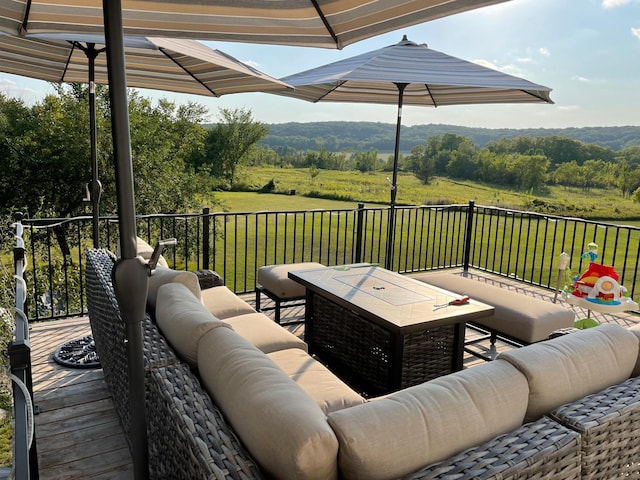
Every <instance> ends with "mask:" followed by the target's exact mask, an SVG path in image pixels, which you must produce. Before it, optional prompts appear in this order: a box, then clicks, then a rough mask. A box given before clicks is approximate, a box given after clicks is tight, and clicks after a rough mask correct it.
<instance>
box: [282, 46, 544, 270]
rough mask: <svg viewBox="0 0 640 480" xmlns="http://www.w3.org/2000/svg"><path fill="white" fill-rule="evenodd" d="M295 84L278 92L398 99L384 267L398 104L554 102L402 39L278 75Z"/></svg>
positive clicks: (391, 226)
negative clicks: (295, 71)
mask: <svg viewBox="0 0 640 480" xmlns="http://www.w3.org/2000/svg"><path fill="white" fill-rule="evenodd" d="M282 81H284V82H286V83H287V84H289V85H291V86H293V90H289V91H281V92H277V93H279V94H282V95H286V96H291V97H295V98H300V99H303V100H307V101H310V102H356V103H380V104H397V105H398V117H397V124H396V138H395V149H394V158H393V178H392V181H391V201H390V204H389V221H388V225H387V246H386V252H385V267H386V268H387V269H390V268H391V266H392V262H393V247H394V244H395V242H394V235H395V212H394V209H395V204H396V196H397V182H398V156H399V150H400V129H401V125H402V106H403V104H404V103H406V104H409V105H419V106H430V107H438V106H445V105H470V104H489V103H553V102H552V101H551V98H550V97H549V93H550V92H551V89H550V88H548V87H545V86H542V85H537V84H535V83H532V82H529V81H528V80H525V79H523V78H519V77H514V76H512V75H507V74H505V73H502V72H499V71H497V70H493V69H491V68H487V67H483V66H481V65H478V64H476V63H473V62H468V61H466V60H461V59H459V58H456V57H452V56H450V55H446V54H444V53H442V52H439V51H437V50H432V49H430V48H428V46H427V45H426V44H421V45H419V44H417V43H414V42H411V41H409V40H408V39H407V37H406V36H405V37H404V38H403V39H402V41H400V42H399V43H397V44H395V45H390V46H388V47H384V48H381V49H378V50H374V51H372V52H368V53H364V54H362V55H357V56H355V57H351V58H347V59H345V60H340V61H337V62H333V63H329V64H327V65H324V66H321V67H317V68H313V69H311V70H306V71H304V72H300V73H296V74H293V75H289V76H287V77H284V78H282Z"/></svg>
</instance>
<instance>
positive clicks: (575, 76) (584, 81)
mask: <svg viewBox="0 0 640 480" xmlns="http://www.w3.org/2000/svg"><path fill="white" fill-rule="evenodd" d="M571 80H576V81H578V82H581V83H591V80H590V79H588V78H586V77H581V76H579V75H574V76H573V77H571Z"/></svg>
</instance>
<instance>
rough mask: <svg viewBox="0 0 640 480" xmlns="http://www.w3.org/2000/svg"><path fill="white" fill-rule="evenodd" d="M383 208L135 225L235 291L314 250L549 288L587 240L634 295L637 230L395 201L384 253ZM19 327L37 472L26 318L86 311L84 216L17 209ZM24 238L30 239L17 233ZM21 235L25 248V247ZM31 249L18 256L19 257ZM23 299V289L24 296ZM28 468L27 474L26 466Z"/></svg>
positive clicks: (105, 222)
mask: <svg viewBox="0 0 640 480" xmlns="http://www.w3.org/2000/svg"><path fill="white" fill-rule="evenodd" d="M387 220H388V208H386V207H378V208H365V206H364V205H363V204H359V205H358V206H357V207H356V208H354V209H339V210H312V211H284V212H244V213H224V212H213V213H212V212H210V211H209V209H206V208H205V209H203V211H202V212H201V213H198V214H184V215H148V216H142V217H139V219H138V225H137V231H138V235H139V236H140V237H142V238H143V239H145V240H146V241H147V242H148V243H149V244H151V245H154V244H155V243H156V242H157V241H158V240H160V239H162V238H166V237H173V238H176V239H177V242H176V245H175V246H174V248H173V249H171V250H169V251H168V252H167V253H166V254H165V257H166V258H167V260H168V262H169V264H170V266H172V267H173V268H177V269H185V270H199V269H214V270H216V271H217V272H218V273H220V274H221V275H222V276H223V277H224V279H225V284H226V285H227V286H228V287H229V288H230V289H232V290H233V291H234V292H236V293H246V292H249V291H253V290H255V287H256V273H257V271H258V269H259V268H260V267H261V266H263V265H269V264H276V263H296V262H303V261H316V262H320V263H324V264H326V265H337V264H345V263H358V262H368V263H378V264H387V262H389V265H391V267H392V269H393V270H395V271H398V272H401V273H406V272H415V271H423V270H431V269H443V268H451V267H462V268H464V269H469V268H474V269H479V270H484V271H487V272H491V273H493V274H497V275H502V276H507V277H511V278H515V279H517V280H520V281H522V282H526V283H530V284H535V285H538V286H542V287H547V288H553V287H552V285H554V286H555V285H556V284H557V283H556V282H555V280H554V279H555V278H556V276H557V275H558V261H559V256H560V253H562V252H569V253H570V255H572V257H573V258H572V265H571V269H572V270H573V272H574V273H578V272H581V271H583V270H584V269H585V268H586V264H587V263H588V262H589V261H590V259H589V258H588V257H587V256H585V255H582V252H585V250H586V249H587V245H588V244H589V243H590V242H595V243H597V244H598V246H599V250H598V254H599V260H598V261H599V262H600V263H603V264H609V265H613V266H614V267H615V269H616V270H617V272H618V273H619V275H620V279H619V280H620V283H621V284H622V285H624V286H626V287H627V289H628V290H629V292H630V294H631V296H632V297H635V295H636V293H637V291H636V287H637V280H638V279H637V275H638V274H637V271H638V262H639V259H640V229H639V228H636V227H632V226H625V225H614V224H608V223H602V222H594V221H589V220H583V219H578V218H568V217H559V216H552V215H543V214H538V213H533V212H525V211H518V210H511V209H504V208H498V207H487V206H476V205H475V204H474V202H469V204H467V205H432V206H412V207H396V211H395V230H394V236H393V238H394V244H393V258H391V259H387V258H386V255H387V252H386V249H387V243H386V239H387V238H388V237H387V234H388V226H387ZM99 224H100V235H99V242H100V246H102V247H103V248H107V249H109V250H112V251H117V250H118V248H117V243H118V228H117V219H116V218H114V217H104V218H101V219H100V222H99ZM14 225H15V228H16V247H15V248H14V260H15V270H16V315H15V319H16V329H15V335H14V338H13V339H12V341H11V343H10V345H9V349H8V350H9V356H10V363H11V378H12V380H13V382H14V412H15V429H14V432H15V439H14V468H15V471H16V475H17V478H37V475H38V469H37V455H36V453H35V440H34V438H35V436H34V432H33V394H32V385H31V361H30V344H29V339H28V334H29V328H28V322H29V320H30V319H34V320H43V319H53V318H59V317H67V316H71V315H81V314H85V313H86V311H85V306H86V301H85V295H84V293H85V292H84V290H85V286H84V264H83V258H84V252H85V251H86V250H87V249H88V248H91V247H92V246H93V242H94V239H93V236H92V235H93V233H92V230H93V229H92V219H91V217H77V218H70V219H46V220H25V219H22V218H21V216H19V215H18V216H16V222H15V224H14ZM25 237H26V238H27V239H28V242H25ZM27 245H28V247H27ZM25 251H28V252H29V256H30V259H31V262H30V266H29V267H27V266H26V265H27V263H28V262H27V256H26V255H25ZM28 299H30V300H28ZM29 475H31V476H30V477H29Z"/></svg>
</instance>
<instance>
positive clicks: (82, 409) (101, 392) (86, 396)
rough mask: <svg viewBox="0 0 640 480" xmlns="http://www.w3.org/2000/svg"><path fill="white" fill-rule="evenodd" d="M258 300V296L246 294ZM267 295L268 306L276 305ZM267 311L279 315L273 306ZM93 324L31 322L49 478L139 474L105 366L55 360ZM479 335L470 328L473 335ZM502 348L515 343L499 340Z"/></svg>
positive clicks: (42, 465)
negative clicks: (65, 345) (72, 364)
mask: <svg viewBox="0 0 640 480" xmlns="http://www.w3.org/2000/svg"><path fill="white" fill-rule="evenodd" d="M471 275H472V277H473V278H476V279H477V280H479V281H484V282H487V283H489V284H493V285H498V286H500V287H502V288H505V289H510V290H515V291H518V292H520V293H524V294H526V295H531V296H535V297H538V298H544V299H546V300H548V301H552V300H553V296H554V292H553V291H549V290H545V289H540V288H537V287H534V286H530V285H527V284H523V283H521V282H518V281H516V280H510V279H505V278H503V277H496V276H492V275H489V274H485V273H482V272H475V271H474V272H471ZM242 298H243V299H244V300H246V301H247V302H248V303H250V304H251V305H252V306H254V305H255V296H254V295H253V294H249V295H246V296H243V297H242ZM267 300H268V299H265V304H264V306H265V307H266V306H270V305H269V304H268V303H267ZM573 308H574V310H575V311H576V318H584V317H585V316H586V311H584V310H583V309H581V308H580V307H573ZM265 314H267V315H269V316H273V310H268V311H266V312H265ZM592 317H593V318H595V319H597V320H599V321H600V322H601V323H617V324H619V325H622V326H624V327H629V326H631V325H634V324H636V323H638V322H639V321H640V317H639V316H637V315H633V314H626V313H625V314H615V315H613V314H601V313H597V312H596V313H592ZM301 318H304V307H292V308H287V309H284V310H283V311H282V323H283V324H284V323H286V322H287V321H291V320H298V319H301ZM287 328H288V329H289V330H290V331H291V332H293V333H294V334H296V335H298V336H301V337H302V336H303V335H304V325H303V324H296V325H290V326H287ZM90 333H91V328H90V326H89V320H88V318H86V317H79V318H73V319H66V320H60V321H52V322H42V323H38V324H33V325H32V328H31V344H32V363H33V383H34V392H35V394H34V395H35V405H36V406H37V408H38V409H39V411H40V413H39V414H38V415H36V418H35V420H36V442H37V450H38V459H39V469H40V478H43V479H53V480H55V479H71V478H77V479H114V480H115V479H130V478H133V473H132V466H131V457H130V454H129V449H128V447H127V443H126V440H125V437H124V434H123V432H122V429H121V428H120V425H119V423H118V418H117V416H116V413H115V410H114V408H113V403H112V401H111V398H110V396H109V393H108V391H107V387H106V384H105V382H104V377H103V374H102V370H101V369H99V368H97V369H84V370H83V369H73V368H67V367H63V366H61V365H59V364H57V363H55V362H54V360H53V358H52V354H53V352H54V350H55V349H56V348H57V347H58V346H59V345H61V344H63V343H65V342H67V341H70V340H73V339H76V338H80V337H84V336H85V335H89V334H90ZM476 336H477V333H474V332H473V331H472V330H470V329H467V340H471V339H473V338H475V337H476ZM477 346H479V348H480V350H481V351H483V350H484V351H489V342H488V341H486V342H481V343H479V344H477ZM496 347H497V348H496V349H497V351H498V352H499V351H502V350H505V349H509V348H512V347H511V346H510V345H508V344H506V343H503V342H498V344H497V345H496ZM481 362H482V360H480V359H478V358H477V357H475V356H473V355H471V354H465V358H464V366H465V367H471V366H473V365H476V364H478V363H481Z"/></svg>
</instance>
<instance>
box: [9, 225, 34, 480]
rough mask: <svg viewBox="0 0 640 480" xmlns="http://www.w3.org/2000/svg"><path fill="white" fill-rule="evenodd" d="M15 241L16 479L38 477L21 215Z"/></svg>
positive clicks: (13, 379) (12, 363)
mask: <svg viewBox="0 0 640 480" xmlns="http://www.w3.org/2000/svg"><path fill="white" fill-rule="evenodd" d="M13 227H14V228H15V231H16V234H15V240H16V244H15V247H14V249H13V259H14V268H15V329H14V334H13V337H12V338H11V341H10V342H9V344H8V347H7V353H8V356H9V366H10V375H9V377H10V379H11V382H12V385H13V421H14V430H13V431H14V436H13V472H14V476H15V478H27V479H37V478H38V457H37V452H36V441H35V421H34V414H35V411H34V403H33V383H32V375H31V343H30V341H29V320H28V319H27V316H26V314H25V313H24V305H25V301H26V298H27V286H26V284H25V282H24V278H23V274H24V271H25V268H26V258H25V244H24V239H23V225H22V214H20V213H16V214H15V215H14V224H13Z"/></svg>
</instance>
